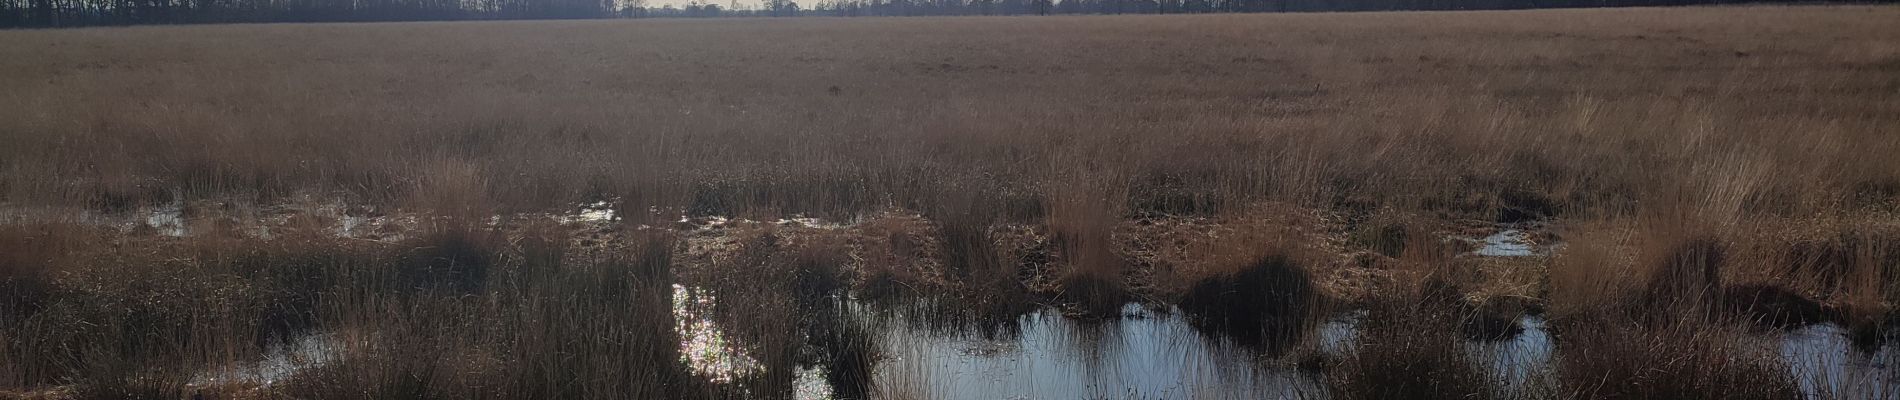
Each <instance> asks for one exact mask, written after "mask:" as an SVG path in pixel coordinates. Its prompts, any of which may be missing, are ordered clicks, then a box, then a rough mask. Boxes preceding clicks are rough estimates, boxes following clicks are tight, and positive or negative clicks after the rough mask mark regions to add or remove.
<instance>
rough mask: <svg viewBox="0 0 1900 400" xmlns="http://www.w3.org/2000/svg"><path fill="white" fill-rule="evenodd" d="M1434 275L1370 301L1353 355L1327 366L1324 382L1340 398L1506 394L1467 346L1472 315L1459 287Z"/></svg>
mask: <svg viewBox="0 0 1900 400" xmlns="http://www.w3.org/2000/svg"><path fill="white" fill-rule="evenodd" d="M1437 282H1442V281H1441V280H1439V279H1437V278H1428V279H1427V280H1425V281H1422V282H1421V281H1411V285H1410V288H1408V289H1402V290H1398V291H1394V292H1389V293H1388V294H1385V295H1382V296H1381V297H1379V298H1377V299H1374V300H1373V301H1372V302H1371V303H1370V304H1368V305H1367V307H1366V313H1365V315H1364V317H1363V319H1361V321H1362V322H1361V324H1360V325H1359V331H1358V336H1357V338H1356V339H1355V340H1354V341H1353V343H1352V345H1351V350H1350V353H1349V354H1347V355H1345V356H1344V357H1343V358H1342V359H1340V360H1338V361H1337V362H1335V363H1333V365H1330V366H1328V367H1327V374H1326V376H1325V379H1326V381H1325V382H1326V385H1327V387H1328V388H1329V389H1330V390H1331V393H1332V394H1333V395H1334V396H1337V397H1339V398H1345V399H1498V398H1506V397H1505V396H1506V392H1505V391H1504V389H1503V388H1502V387H1499V384H1500V383H1499V382H1498V381H1497V380H1496V379H1494V378H1493V377H1492V376H1493V375H1492V373H1491V372H1490V371H1488V370H1487V369H1486V368H1487V367H1486V366H1484V365H1483V364H1480V363H1478V362H1477V360H1474V359H1472V357H1471V356H1469V355H1468V354H1467V352H1466V351H1465V336H1463V335H1460V332H1461V331H1467V330H1469V328H1468V326H1469V322H1467V321H1469V319H1470V317H1471V315H1470V313H1469V312H1468V311H1466V310H1464V309H1463V307H1462V304H1463V298H1462V297H1463V296H1462V293H1460V292H1456V291H1455V289H1451V288H1449V286H1448V285H1446V284H1443V283H1437Z"/></svg>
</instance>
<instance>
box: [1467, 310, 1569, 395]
mask: <svg viewBox="0 0 1900 400" xmlns="http://www.w3.org/2000/svg"><path fill="white" fill-rule="evenodd" d="M1519 324H1520V325H1522V326H1523V330H1522V331H1520V332H1518V333H1517V334H1516V335H1512V336H1510V337H1507V338H1504V339H1503V340H1496V341H1475V342H1470V343H1469V346H1468V347H1466V351H1467V352H1468V353H1469V354H1470V356H1471V358H1472V359H1473V360H1475V361H1477V362H1480V363H1484V364H1483V365H1485V366H1486V369H1487V370H1488V371H1489V372H1490V373H1491V379H1495V380H1496V381H1498V382H1502V383H1504V385H1503V387H1504V388H1506V389H1507V390H1519V391H1521V390H1527V389H1532V388H1533V386H1535V385H1536V384H1539V383H1541V382H1538V381H1537V380H1538V379H1542V378H1545V377H1548V376H1549V374H1548V372H1550V365H1551V358H1550V355H1551V350H1552V348H1553V346H1552V342H1551V338H1550V331H1548V330H1545V328H1544V319H1543V318H1542V317H1538V316H1534V315H1527V316H1524V317H1522V320H1520V321H1519Z"/></svg>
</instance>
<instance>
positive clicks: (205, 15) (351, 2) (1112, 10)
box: [0, 0, 1894, 28]
mask: <svg viewBox="0 0 1900 400" xmlns="http://www.w3.org/2000/svg"><path fill="white" fill-rule="evenodd" d="M1893 1H1894V0H1876V1H1875V2H1893ZM1736 2H1744V1H1740V0H822V1H820V0H813V2H812V3H810V4H805V5H801V4H799V3H797V2H796V1H793V0H765V3H763V4H759V5H757V6H756V8H742V9H734V8H733V7H730V6H728V7H721V6H719V5H717V4H711V3H698V2H695V3H690V4H687V5H686V6H684V7H674V6H671V5H668V6H664V7H648V6H647V4H646V1H645V0H0V28H19V27H67V26H93V25H139V24H192V23H220V22H352V21H355V22H362V21H432V20H482V19H578V18H646V17H720V16H801V15H803V16H925V15H1038V14H1176V13H1223V12H1298V11H1371V10H1479V9H1525V8H1565V7H1620V6H1670V5H1691V4H1716V3H1736Z"/></svg>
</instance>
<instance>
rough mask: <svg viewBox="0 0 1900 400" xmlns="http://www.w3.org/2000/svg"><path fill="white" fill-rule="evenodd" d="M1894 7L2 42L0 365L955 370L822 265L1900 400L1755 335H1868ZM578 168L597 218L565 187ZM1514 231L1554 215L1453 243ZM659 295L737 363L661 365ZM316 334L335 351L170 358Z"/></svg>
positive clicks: (1414, 386)
mask: <svg viewBox="0 0 1900 400" xmlns="http://www.w3.org/2000/svg"><path fill="white" fill-rule="evenodd" d="M1895 21H1900V7H1890V6H1811V7H1781V6H1750V7H1692V8H1662V9H1604V10H1549V11H1499V12H1405V13H1339V14H1332V13H1326V14H1267V15H1167V16H1088V17H967V18H864V19H829V18H796V19H720V20H637V21H630V20H605V21H537V22H465V23H379V24H273V25H205V26H166V27H125V28H88V29H67V30H14V31H0V205H4V207H3V208H0V223H3V224H0V296H4V297H3V298H0V339H4V345H5V346H4V347H0V396H8V397H46V398H134V397H137V398H179V397H190V396H192V395H206V396H210V397H216V398H280V397H281V398H576V397H591V398H780V397H792V396H793V393H794V389H793V386H794V384H793V380H794V377H793V376H792V374H791V371H792V370H793V368H792V366H793V365H807V364H812V363H822V364H825V365H828V366H829V369H828V370H827V371H828V372H827V373H828V374H830V375H828V376H827V377H826V379H827V380H828V381H830V382H831V387H832V391H833V395H834V396H836V397H839V398H859V397H868V398H958V397H957V396H955V393H942V390H936V391H932V390H929V389H927V388H923V387H920V386H922V385H906V384H901V383H892V382H907V381H908V380H905V379H897V378H890V377H880V378H878V379H872V378H871V377H870V376H871V375H875V374H877V373H876V372H875V371H879V370H878V369H877V367H876V364H877V363H879V362H881V361H882V360H885V359H888V358H889V357H884V356H881V355H879V354H875V353H877V351H875V350H874V348H875V347H877V345H876V343H870V342H873V341H875V340H874V339H872V338H869V337H868V336H867V335H865V334H863V333H862V332H857V331H855V330H854V329H855V328H851V327H850V326H847V325H849V324H833V323H830V322H826V321H832V320H837V319H841V318H834V317H836V316H837V314H839V313H842V312H844V311H843V310H846V309H852V307H855V306H845V305H840V304H839V303H841V302H845V301H843V300H840V299H843V298H845V297H846V296H845V295H844V294H845V293H849V294H850V295H849V297H850V298H852V299H854V300H851V301H850V302H851V303H853V304H855V302H859V301H863V302H868V303H879V304H882V303H901V302H903V301H910V300H914V299H919V298H925V299H932V300H930V301H927V302H926V303H928V304H930V305H931V306H929V307H928V308H929V310H928V311H927V313H926V314H928V315H932V316H933V317H932V318H933V319H938V320H941V321H942V322H947V323H949V324H964V323H968V324H976V325H994V324H998V323H1000V324H1003V325H1007V324H1008V323H1009V321H1013V320H1014V319H1015V318H1016V317H1017V316H1020V315H1022V314H1023V313H1024V312H1027V310H1028V309H1030V308H1033V307H1034V305H1037V304H1047V305H1053V306H1055V307H1057V308H1059V309H1061V310H1063V311H1064V312H1065V313H1067V314H1069V315H1072V316H1075V317H1076V318H1081V319H1099V318H1105V317H1106V318H1113V316H1114V315H1116V313H1117V310H1118V309H1119V308H1120V307H1121V306H1122V304H1124V303H1128V302H1135V303H1139V304H1143V305H1147V306H1152V307H1161V308H1168V307H1175V308H1177V309H1178V310H1179V311H1181V312H1184V313H1186V314H1187V315H1188V316H1189V317H1190V319H1191V320H1193V321H1196V323H1197V327H1200V328H1204V329H1205V330H1207V331H1209V332H1220V334H1221V335H1223V337H1233V338H1237V339H1236V340H1241V341H1259V342H1273V343H1278V342H1282V341H1284V340H1281V339H1285V338H1299V337H1304V336H1305V334H1303V333H1299V332H1305V331H1308V330H1310V329H1311V328H1312V326H1313V325H1314V324H1315V322H1317V321H1319V320H1322V319H1325V318H1327V316H1328V315H1332V314H1334V313H1337V312H1346V311H1344V310H1357V312H1360V313H1362V314H1359V315H1363V318H1364V319H1365V322H1364V326H1363V327H1362V328H1361V329H1362V330H1363V332H1362V333H1361V334H1360V335H1359V336H1358V338H1359V339H1358V340H1359V342H1361V343H1360V345H1359V346H1357V347H1356V350H1355V351H1354V352H1353V353H1351V354H1346V355H1340V356H1332V357H1321V356H1317V355H1311V354H1306V355H1302V354H1305V353H1307V352H1306V351H1304V350H1301V348H1304V347H1310V346H1302V345H1292V346H1287V347H1291V348H1292V349H1291V350H1286V349H1278V347H1282V346H1276V345H1267V346H1262V347H1263V348H1273V350H1266V351H1264V353H1267V354H1268V355H1267V356H1262V357H1263V358H1282V359H1288V360H1293V361H1291V362H1295V363H1298V364H1300V365H1311V369H1313V370H1317V371H1321V372H1318V373H1320V374H1323V375H1324V379H1322V381H1323V382H1324V385H1325V386H1326V387H1327V388H1328V390H1327V393H1328V395H1329V396H1331V397H1337V398H1366V399H1379V398H1593V399H1644V398H1681V399H1689V398H1728V399H1743V398H1762V399H1770V398H1801V397H1802V396H1803V395H1808V396H1819V397H1822V398H1892V397H1889V396H1900V388H1896V387H1900V374H1897V375H1895V377H1893V378H1877V379H1875V380H1872V381H1851V379H1856V378H1851V377H1826V376H1823V377H1805V376H1794V375H1796V374H1792V373H1790V372H1788V369H1789V368H1788V367H1787V366H1786V365H1785V363H1787V362H1788V361H1786V360H1783V359H1780V358H1777V357H1776V356H1775V347H1774V346H1775V345H1774V340H1775V339H1774V338H1775V337H1777V336H1776V335H1780V334H1781V332H1783V331H1785V330H1787V329H1791V328H1793V327H1798V326H1805V325H1809V324H1815V323H1828V324H1835V325H1838V326H1841V327H1843V328H1844V329H1845V330H1846V331H1848V332H1850V334H1851V336H1852V339H1853V341H1854V342H1855V343H1856V344H1857V345H1861V346H1865V347H1866V348H1868V349H1878V348H1882V346H1884V345H1883V344H1882V343H1884V342H1885V341H1886V340H1887V339H1888V337H1889V336H1892V332H1891V331H1892V329H1891V328H1892V326H1893V325H1894V324H1892V323H1890V322H1889V321H1892V320H1893V318H1891V317H1890V315H1891V312H1890V310H1891V309H1892V308H1893V307H1894V306H1895V305H1896V304H1900V303H1897V302H1900V24H1896V23H1894V22H1895ZM584 204H603V205H606V206H609V207H611V208H612V211H613V215H615V217H614V218H612V219H610V220H606V221H594V220H586V221H576V220H574V219H572V218H568V219H562V218H559V216H563V215H568V214H572V213H574V210H576V209H577V208H579V207H581V205H584ZM153 210H169V211H165V212H169V213H170V214H166V216H165V217H166V218H176V219H178V221H176V222H168V223H172V224H176V225H178V226H182V227H188V228H189V229H188V230H185V229H184V228H180V231H178V232H169V231H165V230H164V229H162V227H159V225H165V224H164V223H160V222H161V221H160V219H158V218H159V217H160V216H159V214H153ZM584 211H585V210H584ZM547 216H555V217H556V218H545V217H547ZM683 217H684V218H683ZM123 221H132V222H130V223H126V222H123ZM359 221H373V222H376V224H378V225H379V226H380V227H379V228H377V229H380V230H379V231H378V234H377V235H368V236H365V235H361V234H355V233H353V232H352V229H353V228H352V226H354V225H353V224H359V223H366V222H359ZM762 221H764V222H762ZM769 221H784V222H783V223H771V222H769ZM339 225H340V226H341V228H338V226H339ZM155 228H159V229H155ZM1504 229H1517V230H1524V231H1528V232H1530V234H1531V236H1532V239H1531V241H1533V242H1536V243H1538V244H1539V248H1541V249H1544V250H1541V251H1540V252H1539V254H1537V255H1535V256H1532V257H1518V258H1509V259H1505V258H1498V257H1482V256H1473V255H1471V254H1470V249H1469V248H1468V247H1466V246H1467V245H1465V244H1464V242H1463V241H1460V240H1456V239H1453V238H1460V237H1483V236H1486V235H1489V234H1491V233H1495V232H1498V231H1500V230H1504ZM185 232H189V233H185ZM339 232H341V234H339ZM684 288H692V290H694V291H697V290H705V291H708V292H709V293H716V294H717V295H718V298H719V299H720V301H718V302H713V304H710V305H708V306H707V308H708V309H707V310H702V311H703V312H704V313H705V314H706V315H709V317H708V318H710V319H713V320H718V321H723V322H724V323H725V324H726V325H727V326H731V327H734V328H733V329H732V332H730V335H729V336H730V341H731V342H732V343H734V344H732V346H736V347H744V348H745V350H746V351H747V352H749V354H754V356H753V358H756V359H758V362H759V363H761V364H763V365H765V366H766V367H765V368H764V372H761V373H758V374H752V375H746V376H743V377H738V378H730V377H727V378H720V377H710V378H709V377H707V376H705V374H704V373H703V372H696V371H695V370H694V369H693V368H689V367H688V366H686V365H684V364H685V363H684V362H683V361H677V360H681V359H683V358H690V357H685V356H682V355H681V354H680V352H681V349H679V348H677V347H678V346H674V344H675V343H679V342H680V341H681V340H682V339H681V338H680V337H679V336H681V335H684V333H682V332H681V330H682V329H683V328H681V327H677V326H674V324H672V323H669V321H672V318H671V317H669V314H673V313H676V312H678V310H677V308H679V307H681V306H679V305H677V304H674V303H669V301H675V302H677V301H676V300H670V299H676V298H677V297H679V296H680V295H681V294H680V291H682V290H684ZM898 299H909V300H898ZM669 308H674V310H671V311H669ZM1525 314H1532V315H1538V316H1540V317H1541V318H1545V319H1547V320H1548V321H1549V323H1550V329H1551V332H1552V333H1553V335H1554V337H1555V338H1556V345H1555V347H1554V349H1553V350H1552V351H1553V352H1554V353H1555V359H1554V361H1552V362H1551V364H1552V365H1554V367H1551V368H1547V369H1546V370H1545V371H1544V372H1543V375H1544V378H1546V379H1542V380H1540V382H1542V383H1540V384H1539V385H1537V387H1536V388H1535V390H1531V391H1528V392H1525V391H1510V393H1509V394H1507V393H1505V392H1506V391H1505V390H1504V389H1501V388H1498V387H1496V386H1497V385H1496V383H1495V382H1490V381H1489V380H1487V379H1485V378H1484V375H1483V374H1484V371H1480V370H1477V369H1474V368H1478V369H1481V368H1479V367H1481V366H1478V367H1474V366H1473V365H1471V363H1469V362H1466V360H1463V359H1462V358H1461V357H1462V356H1461V354H1463V353H1461V352H1459V351H1457V350H1456V346H1459V343H1460V342H1459V341H1460V340H1463V339H1461V336H1460V334H1464V336H1487V335H1489V334H1490V332H1493V331H1497V330H1504V331H1509V330H1511V329H1513V328H1516V326H1515V324H1516V322H1515V321H1517V316H1520V315H1525ZM813 321H818V322H813ZM999 321H1000V322H999ZM1496 325H1503V326H1496ZM1005 330H1007V329H1005ZM306 332H325V333H324V334H325V335H330V336H329V337H333V338H337V339H334V341H335V342H336V343H340V344H338V345H336V346H337V347H342V349H339V350H334V351H333V353H335V355H332V356H330V357H333V358H335V360H333V361H330V362H327V363H325V364H324V365H322V366H319V367H315V368H309V369H302V370H298V371H297V372H295V373H294V374H290V375H288V376H285V377H281V379H274V380H266V382H265V383H262V384H259V383H257V382H256V380H249V381H243V382H240V383H233V382H229V381H224V380H218V379H206V378H204V377H203V374H199V373H196V372H194V371H202V370H206V369H214V368H218V367H219V366H223V365H229V364H232V363H240V362H247V360H255V359H258V358H260V357H263V356H264V355H265V353H267V352H268V350H269V349H270V348H272V346H273V343H277V342H282V341H285V340H286V339H285V338H288V337H294V336H297V335H298V334H300V333H306ZM1420 332H1428V333H1429V334H1425V333H1420ZM688 336H690V335H688ZM813 349H817V350H813ZM1280 353H1286V354H1280ZM1880 354H1893V353H1892V352H1888V353H1880ZM813 359H820V360H823V361H812V360H813ZM1632 365H1637V366H1653V367H1650V368H1630V366H1632ZM1804 379H1821V380H1830V379H1831V380H1832V382H1835V383H1836V384H1835V385H1833V386H1832V387H1831V388H1829V389H1826V390H1823V391H1822V392H1820V393H1815V392H1814V390H1812V389H1809V388H1804V387H1803V386H1802V385H1799V384H1797V382H1801V381H1803V380H1804ZM1881 379H1893V380H1881ZM1843 380H1850V381H1845V382H1843ZM878 381H882V382H878ZM913 386H919V387H913ZM949 390H950V391H952V392H954V391H955V388H951V389H949ZM1177 396H1178V394H1177ZM1420 396H1423V397H1420Z"/></svg>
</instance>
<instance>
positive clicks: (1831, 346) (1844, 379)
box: [1781, 323, 1900, 399]
mask: <svg viewBox="0 0 1900 400" xmlns="http://www.w3.org/2000/svg"><path fill="white" fill-rule="evenodd" d="M1847 334H1848V332H1847V330H1846V329H1844V328H1842V327H1840V326H1839V325H1835V324H1832V323H1826V324H1816V325H1810V326H1807V327H1803V328H1801V329H1796V330H1794V331H1792V332H1789V333H1788V334H1787V336H1786V337H1784V338H1783V339H1782V342H1781V356H1782V358H1783V359H1784V360H1786V361H1787V362H1788V366H1789V367H1790V368H1792V369H1793V370H1794V377H1795V379H1796V380H1797V381H1799V382H1800V384H1801V391H1802V394H1803V396H1804V397H1806V398H1809V399H1894V398H1900V370H1896V369H1895V363H1900V348H1897V347H1896V346H1893V345H1891V344H1889V345H1886V346H1881V347H1879V348H1877V349H1875V350H1874V351H1872V352H1869V351H1864V350H1860V349H1857V348H1856V346H1854V345H1853V342H1852V341H1851V340H1849V339H1848V335H1847Z"/></svg>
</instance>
